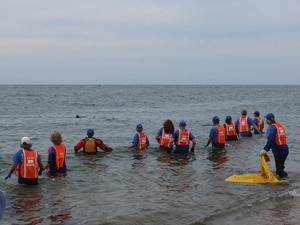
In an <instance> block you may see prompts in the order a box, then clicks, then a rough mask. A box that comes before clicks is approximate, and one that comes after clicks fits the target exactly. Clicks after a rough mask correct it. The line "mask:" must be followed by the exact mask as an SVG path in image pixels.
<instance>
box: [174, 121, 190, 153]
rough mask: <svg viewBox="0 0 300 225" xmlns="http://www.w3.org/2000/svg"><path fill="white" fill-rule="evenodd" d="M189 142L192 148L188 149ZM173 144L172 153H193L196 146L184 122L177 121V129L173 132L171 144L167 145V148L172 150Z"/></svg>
mask: <svg viewBox="0 0 300 225" xmlns="http://www.w3.org/2000/svg"><path fill="white" fill-rule="evenodd" d="M190 142H192V147H191V149H189V148H190ZM173 144H175V149H174V150H173V152H174V153H183V154H187V153H189V151H191V152H194V151H195V146H196V140H195V136H194V135H193V134H192V132H191V131H190V130H189V129H187V128H186V121H185V120H180V121H179V128H178V129H177V130H175V131H174V133H173V138H172V142H171V143H170V145H169V148H172V146H173Z"/></svg>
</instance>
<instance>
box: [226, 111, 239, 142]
mask: <svg viewBox="0 0 300 225" xmlns="http://www.w3.org/2000/svg"><path fill="white" fill-rule="evenodd" d="M223 126H224V128H225V134H226V141H236V140H237V139H238V138H237V132H236V131H237V129H236V126H235V124H234V123H233V122H232V117H231V116H227V117H226V118H225V123H224V125H223Z"/></svg>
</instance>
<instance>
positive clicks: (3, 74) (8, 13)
mask: <svg viewBox="0 0 300 225" xmlns="http://www.w3.org/2000/svg"><path fill="white" fill-rule="evenodd" d="M0 84H97V85H98V84H238V85H239V84H254V85H255V84H257V85H259V84H298V85H299V84H300V1H299V0H284V1H283V0H206V1H202V0H185V1H183V0H180V1H179V0H149V1H148V0H84V1H82V0H57V1H53V0H51V1H48V0H44V1H43V0H36V1H33V0H26V1H17V0H0Z"/></svg>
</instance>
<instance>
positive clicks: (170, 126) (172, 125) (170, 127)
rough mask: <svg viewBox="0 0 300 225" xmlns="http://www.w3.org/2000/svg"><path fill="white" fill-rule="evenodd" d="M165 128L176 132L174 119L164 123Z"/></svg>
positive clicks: (169, 131)
mask: <svg viewBox="0 0 300 225" xmlns="http://www.w3.org/2000/svg"><path fill="white" fill-rule="evenodd" d="M163 128H164V130H165V131H166V132H167V133H169V134H170V133H173V132H174V124H173V122H172V120H169V119H167V120H166V121H165V122H164V124H163Z"/></svg>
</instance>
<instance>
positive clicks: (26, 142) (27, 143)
mask: <svg viewBox="0 0 300 225" xmlns="http://www.w3.org/2000/svg"><path fill="white" fill-rule="evenodd" d="M31 146H32V143H31V140H30V138H29V137H22V138H21V142H20V147H21V148H25V149H30V148H31Z"/></svg>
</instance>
